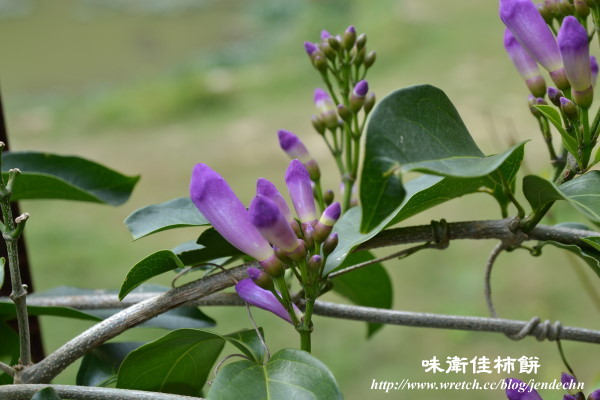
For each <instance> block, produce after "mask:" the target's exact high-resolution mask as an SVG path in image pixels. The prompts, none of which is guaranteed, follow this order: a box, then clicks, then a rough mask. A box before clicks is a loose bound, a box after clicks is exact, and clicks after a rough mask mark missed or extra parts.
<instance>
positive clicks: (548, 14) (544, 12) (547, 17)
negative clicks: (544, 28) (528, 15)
mask: <svg viewBox="0 0 600 400" xmlns="http://www.w3.org/2000/svg"><path fill="white" fill-rule="evenodd" d="M536 6H537V9H538V11H539V13H540V15H541V16H542V18H544V21H546V23H547V24H549V25H550V24H552V20H553V19H554V13H553V12H552V9H550V8H549V7H547V6H546V5H545V4H537V5H536Z"/></svg>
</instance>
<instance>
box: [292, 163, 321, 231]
mask: <svg viewBox="0 0 600 400" xmlns="http://www.w3.org/2000/svg"><path fill="white" fill-rule="evenodd" d="M285 183H286V185H287V187H288V191H289V192H290V197H291V198H292V203H293V204H294V209H295V210H296V214H297V215H298V219H299V220H300V222H309V221H314V220H316V219H317V212H316V210H315V199H314V197H313V191H312V186H311V181H310V176H309V175H308V171H307V170H306V167H305V166H304V165H302V163H301V162H300V161H299V160H292V162H291V163H290V165H289V167H288V169H287V171H286V172H285Z"/></svg>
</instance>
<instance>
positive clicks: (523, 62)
mask: <svg viewBox="0 0 600 400" xmlns="http://www.w3.org/2000/svg"><path fill="white" fill-rule="evenodd" d="M504 48H505V49H506V52H507V53H508V56H509V57H510V59H511V60H512V62H513V64H514V65H515V67H517V70H518V71H519V74H521V76H522V77H523V79H525V83H526V84H527V87H529V90H530V91H531V93H533V94H534V95H535V96H536V97H539V96H544V94H545V93H546V82H544V78H542V76H541V75H540V71H539V69H538V66H537V62H536V61H535V60H534V59H533V58H531V56H530V55H529V53H528V52H527V50H525V49H524V48H523V47H522V46H521V44H519V42H518V41H517V39H515V37H514V36H513V34H512V33H511V32H510V29H508V28H506V30H505V31H504Z"/></svg>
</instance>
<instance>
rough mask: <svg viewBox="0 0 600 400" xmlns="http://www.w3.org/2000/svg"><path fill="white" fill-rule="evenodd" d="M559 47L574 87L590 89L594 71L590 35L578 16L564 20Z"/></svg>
mask: <svg viewBox="0 0 600 400" xmlns="http://www.w3.org/2000/svg"><path fill="white" fill-rule="evenodd" d="M558 47H559V48H560V54H561V56H562V60H563V63H564V66H565V72H566V73H567V78H568V79H569V82H570V83H571V86H572V87H573V89H575V90H577V91H580V92H581V91H584V90H587V89H589V87H590V86H591V85H592V73H591V65H590V48H589V46H588V36H587V32H586V30H585V28H584V27H583V26H581V24H580V23H579V21H577V18H575V17H573V16H568V17H566V18H565V19H564V20H563V23H562V25H561V26H560V30H559V31H558Z"/></svg>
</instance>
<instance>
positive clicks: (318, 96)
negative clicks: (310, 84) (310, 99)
mask: <svg viewBox="0 0 600 400" xmlns="http://www.w3.org/2000/svg"><path fill="white" fill-rule="evenodd" d="M314 99H315V104H318V103H319V102H321V101H331V97H329V94H327V92H326V91H324V90H323V89H321V88H316V89H315V94H314Z"/></svg>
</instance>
